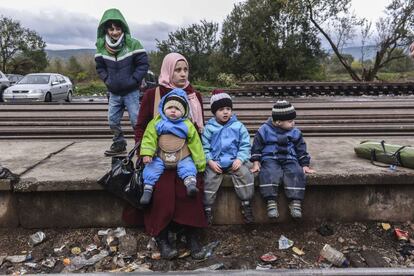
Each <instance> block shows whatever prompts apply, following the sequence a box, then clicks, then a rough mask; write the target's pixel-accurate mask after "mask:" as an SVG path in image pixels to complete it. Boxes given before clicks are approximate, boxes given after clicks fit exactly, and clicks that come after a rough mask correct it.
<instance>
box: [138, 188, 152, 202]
mask: <svg viewBox="0 0 414 276" xmlns="http://www.w3.org/2000/svg"><path fill="white" fill-rule="evenodd" d="M152 189H153V187H152V186H151V185H145V186H144V192H143V193H142V196H141V199H140V200H139V203H141V204H142V205H148V204H149V203H150V201H151V197H152Z"/></svg>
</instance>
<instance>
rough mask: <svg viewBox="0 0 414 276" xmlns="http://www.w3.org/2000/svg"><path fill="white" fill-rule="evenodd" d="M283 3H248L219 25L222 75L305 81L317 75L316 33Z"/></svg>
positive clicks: (251, 0)
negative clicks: (221, 27) (249, 75)
mask: <svg viewBox="0 0 414 276" xmlns="http://www.w3.org/2000/svg"><path fill="white" fill-rule="evenodd" d="M289 2H290V1H286V0H248V1H246V2H244V3H240V4H238V5H235V6H234V8H233V10H232V12H231V14H230V15H229V16H227V18H226V19H225V21H224V23H223V29H222V34H221V35H222V39H221V48H220V53H221V57H220V59H221V60H222V62H221V64H222V68H223V71H224V72H225V73H234V74H236V75H237V76H238V77H239V78H240V77H242V76H243V75H245V74H252V75H254V76H255V78H256V79H258V80H274V79H284V80H289V79H306V78H312V76H313V75H315V74H318V73H320V69H321V66H320V64H319V59H320V57H321V56H322V51H321V49H320V43H319V40H318V38H317V36H316V34H317V32H316V30H315V29H314V28H313V27H312V26H311V25H310V23H309V21H307V20H305V19H306V18H304V17H303V16H302V15H301V14H300V13H296V12H295V11H294V10H292V9H291V5H290V3H289Z"/></svg>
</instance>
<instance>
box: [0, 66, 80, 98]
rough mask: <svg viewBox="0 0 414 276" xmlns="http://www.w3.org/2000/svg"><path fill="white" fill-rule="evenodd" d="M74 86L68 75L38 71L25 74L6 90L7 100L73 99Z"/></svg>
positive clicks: (5, 96) (4, 96) (4, 95)
mask: <svg viewBox="0 0 414 276" xmlns="http://www.w3.org/2000/svg"><path fill="white" fill-rule="evenodd" d="M72 95H73V87H72V82H71V81H70V80H69V78H68V77H65V76H63V75H60V74H54V73H36V74H28V75H26V76H24V78H23V79H21V80H20V81H19V83H17V84H15V85H13V86H10V87H9V88H7V89H6V90H4V94H3V99H4V101H5V102H22V101H45V102H51V101H59V100H65V101H67V102H70V101H72Z"/></svg>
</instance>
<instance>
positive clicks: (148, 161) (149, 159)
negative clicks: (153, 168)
mask: <svg viewBox="0 0 414 276" xmlns="http://www.w3.org/2000/svg"><path fill="white" fill-rule="evenodd" d="M142 162H144V164H148V163H151V162H152V157H151V156H144V157H143V158H142Z"/></svg>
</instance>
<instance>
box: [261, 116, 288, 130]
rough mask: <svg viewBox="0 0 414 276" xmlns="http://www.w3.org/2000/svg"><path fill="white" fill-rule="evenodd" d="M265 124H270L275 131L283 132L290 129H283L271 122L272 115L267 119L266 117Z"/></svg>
mask: <svg viewBox="0 0 414 276" xmlns="http://www.w3.org/2000/svg"><path fill="white" fill-rule="evenodd" d="M265 124H266V125H268V126H270V127H271V128H272V129H274V130H276V132H278V133H285V132H288V131H290V129H283V128H281V127H278V126H275V125H274V124H273V118H272V117H270V118H269V119H267V121H266V123H265Z"/></svg>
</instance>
